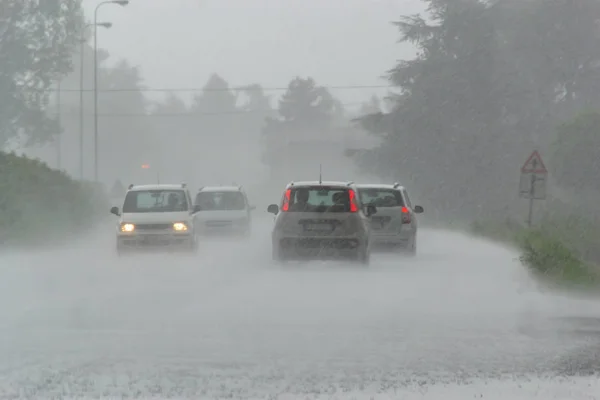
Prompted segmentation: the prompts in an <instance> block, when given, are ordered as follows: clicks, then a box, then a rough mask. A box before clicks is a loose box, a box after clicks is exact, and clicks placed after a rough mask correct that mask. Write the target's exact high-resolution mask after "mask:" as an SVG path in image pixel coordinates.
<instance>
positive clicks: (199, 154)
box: [0, 0, 600, 400]
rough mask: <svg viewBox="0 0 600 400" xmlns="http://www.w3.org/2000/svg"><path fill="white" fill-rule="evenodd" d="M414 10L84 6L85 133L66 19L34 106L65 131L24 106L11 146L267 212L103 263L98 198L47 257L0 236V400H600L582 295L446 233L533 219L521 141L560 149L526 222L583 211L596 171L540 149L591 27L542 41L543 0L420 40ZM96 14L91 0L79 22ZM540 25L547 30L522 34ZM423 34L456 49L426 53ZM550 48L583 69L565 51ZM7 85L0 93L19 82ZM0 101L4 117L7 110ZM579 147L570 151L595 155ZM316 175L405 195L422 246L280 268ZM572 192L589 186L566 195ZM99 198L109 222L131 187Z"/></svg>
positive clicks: (475, 15) (476, 7)
mask: <svg viewBox="0 0 600 400" xmlns="http://www.w3.org/2000/svg"><path fill="white" fill-rule="evenodd" d="M582 1H583V0H582ZM429 3H431V2H427V1H416V0H414V1H408V0H403V1H391V0H390V1H385V0H379V1H376V0H373V1H367V0H344V1H343V2H342V1H341V0H328V1H327V2H324V1H317V0H304V1H300V0H289V1H275V0H253V1H252V2H249V1H243V0H220V1H217V0H203V1H192V0H168V1H164V0H163V1H159V0H143V1H142V0H132V1H131V3H130V4H128V5H127V6H125V7H121V6H118V5H116V4H111V3H107V4H106V6H104V5H103V6H102V8H101V9H100V10H101V11H100V12H99V14H98V15H99V17H98V21H99V22H110V23H111V24H112V26H111V27H110V28H108V29H106V28H104V27H101V26H99V27H98V28H97V35H98V36H97V39H98V62H99V64H98V66H99V68H98V86H97V89H98V93H97V94H98V109H97V117H98V129H97V131H95V128H94V115H95V113H96V110H95V109H94V75H93V71H94V48H93V40H92V33H93V29H91V30H90V29H88V30H87V31H83V30H81V29H75V25H77V24H76V23H73V24H74V25H73V26H72V27H71V26H70V25H69V26H68V29H67V28H65V29H66V31H67V32H71V33H70V35H69V36H72V38H71V39H73V38H75V39H73V43H71V44H70V45H67V44H64V48H63V47H61V48H60V51H59V50H56V53H61V52H65V54H68V55H69V56H68V57H67V59H68V60H67V61H69V62H71V63H72V64H71V65H70V66H68V67H66V66H65V67H64V71H62V75H61V74H58V72H57V73H56V74H55V73H54V72H53V73H49V72H48V73H47V76H45V80H47V81H48V84H47V90H41V91H40V93H45V94H47V95H48V98H47V104H44V107H43V110H42V111H43V113H44V115H45V117H47V118H48V119H49V120H51V121H52V122H57V123H58V125H57V126H59V127H60V131H61V133H60V134H57V132H54V131H52V132H47V129H45V128H44V127H47V126H54V125H51V124H46V125H45V123H44V122H43V121H42V122H39V121H38V119H34V118H33V117H30V120H28V121H29V122H31V121H33V122H31V124H29V122H27V124H25V123H23V121H22V120H23V119H24V118H22V115H25V114H19V118H16V117H15V121H17V122H15V124H14V125H16V126H17V128H10V127H8V128H7V126H8V125H11V124H4V125H0V133H2V136H1V138H2V139H3V140H4V145H5V149H6V150H15V151H17V152H19V153H23V154H25V155H27V156H30V157H39V158H40V159H41V160H43V161H44V162H46V163H47V164H48V165H49V166H51V167H52V168H57V169H61V170H63V171H64V172H65V173H67V174H68V175H69V176H70V177H72V178H73V179H76V180H86V181H93V180H94V179H95V173H97V176H98V182H99V183H101V184H102V185H104V187H105V189H106V190H107V191H110V189H111V187H112V186H113V184H114V183H115V182H116V181H120V182H122V183H123V184H124V185H128V184H151V183H187V185H188V187H189V188H190V190H191V194H192V196H194V194H195V193H196V191H197V190H198V189H199V188H200V187H202V186H213V185H234V184H235V185H242V186H243V187H244V189H245V191H246V192H247V194H248V197H249V201H250V203H251V205H254V206H256V207H257V208H256V209H255V210H253V211H252V213H253V214H252V220H253V229H252V234H251V236H250V237H249V238H243V239H239V238H238V239H227V238H203V239H202V240H201V241H200V243H199V250H198V253H197V254H194V255H180V254H160V253H159V254H140V255H135V256H132V257H117V254H116V252H115V230H116V229H117V226H116V225H117V223H118V218H117V217H116V216H113V215H109V213H108V209H107V210H106V216H105V218H101V219H100V221H101V222H99V223H98V224H97V225H94V226H90V228H89V229H88V230H87V234H81V235H77V236H78V237H76V238H74V237H73V235H72V234H71V235H65V237H64V240H62V241H61V242H62V243H61V244H60V245H55V244H54V242H50V241H49V242H48V245H46V246H40V247H35V248H33V249H27V250H23V249H21V248H16V247H14V248H13V247H7V246H4V247H2V252H1V253H0V266H1V268H0V326H1V328H0V329H2V337H3V338H4V340H3V341H1V342H0V371H2V378H3V379H1V380H0V397H2V398H46V397H52V396H57V397H64V398H70V397H73V398H75V397H77V398H80V397H90V398H115V397H118V398H121V397H123V398H206V399H214V398H244V399H249V398H268V399H281V400H283V399H296V398H298V399H325V398H327V399H362V398H365V399H367V398H368V399H376V398H381V399H391V398H403V399H454V398H456V399H459V398H460V399H462V398H467V397H469V398H470V397H475V396H477V397H481V398H485V399H508V398H510V399H544V400H547V399H552V398H569V399H573V400H577V399H586V398H592V397H593V396H597V393H600V387H599V386H598V381H599V380H598V377H597V376H594V374H595V373H597V371H598V369H599V368H600V363H599V360H600V354H599V350H598V349H599V344H600V341H599V338H600V336H599V335H598V333H599V332H600V315H599V313H598V310H599V307H598V300H597V298H595V297H592V296H583V295H578V296H576V295H574V294H573V293H565V292H559V291H556V290H551V289H549V288H548V287H547V286H546V285H544V284H542V283H540V280H539V279H536V278H534V277H533V276H532V275H530V272H529V270H528V269H527V268H525V267H524V266H523V264H522V263H521V262H520V260H519V256H520V254H519V252H518V251H517V250H515V249H513V248H512V247H510V246H503V245H500V244H498V243H493V242H491V241H485V240H482V239H481V238H476V237H474V236H473V235H468V234H465V233H461V232H457V231H455V230H450V229H449V228H447V229H439V228H436V227H439V226H445V227H448V226H451V225H452V226H457V225H459V226H461V227H464V226H467V225H468V224H469V223H472V222H473V221H479V220H480V219H484V218H497V219H506V220H518V221H524V216H525V211H526V207H527V203H526V202H524V201H523V199H520V198H519V197H518V190H517V189H518V179H519V170H518V167H519V165H520V164H521V163H522V161H521V160H523V161H524V160H525V158H526V156H527V154H529V153H530V151H531V150H532V149H533V148H536V149H540V151H542V152H543V154H544V157H546V155H548V157H550V160H552V161H549V162H548V164H549V165H550V164H551V167H550V168H551V169H552V175H551V178H550V180H549V184H548V199H547V200H546V201H545V202H544V203H543V204H538V203H536V211H535V216H536V218H538V217H539V218H541V217H540V216H541V215H546V214H545V213H547V214H556V215H557V216H561V217H563V216H564V217H565V218H567V217H572V216H573V215H575V212H578V213H580V214H576V215H577V216H581V215H582V214H583V215H585V216H589V219H593V217H594V216H595V215H597V210H596V208H597V207H596V206H595V205H596V203H597V202H596V199H597V198H598V197H597V196H598V193H597V190H596V189H595V186H594V185H595V182H596V181H595V180H593V179H596V178H594V177H595V175H594V174H596V172H597V170H595V169H594V168H596V167H597V166H596V164H593V168H592V167H590V170H589V171H588V170H583V169H581V168H579V167H578V166H577V165H575V164H574V163H573V160H574V159H577V158H578V157H577V154H583V150H582V149H579V148H578V149H576V151H575V150H573V151H572V152H571V153H568V152H566V153H561V152H560V151H553V152H551V151H550V150H556V148H558V149H559V150H560V149H566V148H569V149H571V147H569V146H562V147H561V146H560V145H556V140H558V139H560V137H561V132H560V131H557V130H556V126H560V124H562V123H563V122H564V121H569V120H570V119H571V118H574V117H575V116H576V115H577V113H578V112H580V111H581V110H584V109H586V108H594V107H598V106H599V105H600V97H598V95H597V93H599V92H598V91H597V87H596V85H597V83H594V82H598V81H599V80H598V79H597V78H600V77H599V76H597V75H598V71H597V65H598V64H597V62H596V61H597V60H595V59H594V60H591V61H590V60H588V58H590V57H591V56H590V57H588V56H589V55H590V54H600V53H597V52H596V51H597V50H599V49H598V48H597V47H596V46H597V44H595V43H593V41H589V40H583V41H582V43H581V44H578V45H577V46H569V43H571V44H572V43H579V42H577V40H576V39H577V38H581V37H582V36H585V33H586V32H588V33H589V32H593V35H597V34H598V32H597V27H596V28H592V27H593V26H594V24H591V23H589V24H587V22H586V24H587V25H586V24H584V23H583V22H581V23H579V25H581V26H585V29H584V28H581V31H579V30H577V26H578V24H576V23H574V22H573V21H575V20H577V18H583V16H585V15H586V14H588V13H590V11H589V10H588V11H587V12H586V11H585V9H583V10H582V9H579V8H577V10H575V11H573V15H572V14H568V16H569V18H567V17H565V20H568V21H567V22H565V26H567V25H568V29H567V28H565V30H566V31H567V32H568V35H567V34H565V36H568V38H569V40H571V42H569V40H566V39H565V40H564V41H560V40H558V39H557V38H559V37H562V36H561V34H559V33H560V32H559V33H556V32H555V31H551V32H552V34H553V35H554V36H551V39H544V38H542V37H541V36H540V35H539V32H541V31H544V29H546V28H548V27H549V26H553V25H552V24H551V23H550V22H548V21H551V22H552V21H555V22H556V21H558V20H560V21H563V19H562V17H563V16H565V15H566V14H567V11H565V9H561V8H560V7H559V6H561V5H563V4H562V3H561V2H560V1H558V0H556V1H554V2H553V4H554V5H555V6H556V7H557V8H556V9H555V8H549V9H546V8H544V6H543V4H542V3H543V2H539V1H532V2H531V4H529V5H527V6H523V5H522V4H520V3H519V2H518V1H516V0H515V1H513V0H510V1H505V2H492V3H493V5H490V4H487V5H486V6H485V7H484V6H483V5H481V3H480V2H476V1H473V2H471V3H473V4H470V3H469V2H464V4H462V5H459V6H456V7H457V9H454V8H452V7H449V8H448V9H447V10H446V11H444V12H441V11H440V12H439V13H440V14H442V15H443V17H439V19H442V20H443V21H445V24H440V26H441V28H439V29H438V28H436V29H431V31H432V32H433V33H431V35H432V36H431V37H433V38H434V39H435V40H433V39H431V40H427V39H426V38H427V37H429V36H428V35H426V34H423V35H420V34H419V32H420V31H419V32H417V33H415V32H413V30H414V31H418V30H419V29H425V28H423V26H421V25H420V23H421V22H420V21H419V20H417V19H413V20H408V21H407V20H405V21H404V25H403V24H396V25H394V24H392V22H393V21H398V20H400V19H401V18H402V17H403V16H404V17H406V16H409V15H412V14H414V13H418V12H423V10H425V9H426V8H427V6H428V5H429V6H431V4H429ZM585 3H586V4H588V2H587V1H586V2H585ZM7 4H8V3H7ZM14 4H17V3H14ZM69 4H70V5H71V6H72V7H74V8H75V9H76V5H77V4H78V2H77V1H75V0H69ZM97 4H98V2H93V1H88V0H85V1H83V2H82V3H81V5H82V12H83V14H84V15H85V18H86V21H88V22H91V21H92V19H93V12H94V9H95V7H96V5H97ZM455 4H458V3H455ZM467 4H470V5H467ZM590 4H591V3H590ZM588 6H589V7H591V9H593V7H592V6H591V5H589V4H588ZM432 7H433V6H432ZM453 7H454V6H453ZM461 7H464V8H461ZM535 7H539V8H535ZM448 10H450V11H448ZM557 10H558V11H557ZM429 11H430V14H429V15H427V16H426V17H427V18H425V19H426V20H430V19H431V16H432V14H435V12H436V8H435V7H433V8H431V9H430V10H429ZM542 12H543V13H544V14H543V15H544V17H547V19H544V18H542V17H540V18H539V20H537V19H536V20H533V19H532V20H531V23H529V21H528V20H527V18H528V17H531V16H532V15H537V14H538V13H539V14H542ZM75 14H76V13H74V15H75ZM71 18H72V19H73V20H77V17H76V15H75V16H71ZM553 18H554V19H553ZM433 19H434V21H435V18H433ZM586 21H587V20H586ZM437 22H440V21H439V20H438V21H437ZM588 22H589V21H588ZM0 23H1V21H0ZM423 23H424V22H423ZM77 26H78V25H77ZM1 27H2V25H1V24H0V28H1ZM465 27H469V29H467V28H465ZM548 29H550V28H548ZM557 29H558V28H557ZM561 29H562V28H561ZM586 29H587V30H586ZM454 30H456V31H458V33H457V34H456V35H455V36H452V35H450V33H453V32H454ZM0 31H1V30H0ZM561 32H562V31H561ZM421 33H422V32H421ZM81 35H83V36H85V37H86V39H85V41H84V42H83V44H82V47H81V48H82V49H83V53H79V45H80V44H81V43H79V42H78V38H79V36H81ZM593 35H592V34H590V36H593ZM6 37H7V38H8V37H9V36H8V35H6ZM450 37H454V38H455V40H454V41H453V40H451V39H448V38H450ZM523 37H525V38H527V40H522V39H521V38H523ZM399 39H400V41H401V43H398V40H399ZM7 40H8V39H7ZM436 40H439V41H440V43H441V42H444V41H448V43H445V42H444V46H440V48H442V50H440V53H437V52H436V45H435V43H437V42H436ZM548 40H550V44H548ZM555 47H557V48H560V49H561V50H560V51H559V50H556V51H554V49H555ZM7 48H8V46H7V47H6V48H3V47H2V40H1V38H0V68H1V65H2V64H1V63H2V62H4V63H5V64H4V65H7V66H8V65H12V64H9V63H8V62H7V61H6V60H7V59H8V58H2V57H1V56H3V55H5V54H8V55H10V56H14V57H16V55H15V54H16V52H11V51H9V50H6V49H7ZM565 49H569V51H571V50H572V53H569V57H571V59H572V60H575V61H581V62H580V64H581V66H580V67H573V65H571V64H568V63H563V62H562V60H563V53H564V52H563V50H564V51H565V52H566V50H565ZM61 54H62V53H61ZM431 54H433V56H431V57H430V58H428V56H429V55H431ZM7 57H8V56H7ZM57 57H58V56H57ZM80 57H81V58H80ZM415 57H416V58H415ZM436 57H439V58H436ZM446 57H447V58H446ZM594 57H595V56H594ZM592 58H593V57H592ZM81 59H83V65H82V64H81V61H80V60H81ZM548 59H550V60H551V61H548ZM454 60H459V61H456V62H455V61H454ZM63 61H64V60H63ZM57 64H58V62H57ZM546 64H551V65H553V66H555V67H556V68H557V70H559V71H562V72H556V71H555V70H554V69H552V68H550V67H548V68H547V69H546ZM574 64H577V62H574ZM81 67H83V68H81ZM7 68H8V67H7ZM11 68H12V67H11ZM579 69H581V70H583V71H584V72H581V74H580V75H578V73H577V71H578V70H579ZM81 70H83V85H82V86H80V81H79V80H80V78H81V76H80V71H81ZM565 71H566V72H565ZM58 75H60V76H61V77H60V79H58V80H57V79H55V77H56V76H58ZM16 76H19V77H21V76H22V75H18V74H17V73H16V72H15V75H14V76H12V75H11V77H10V78H11V79H14V80H15V81H18V79H17V78H16ZM4 78H5V76H4V75H2V73H1V72H0V88H3V87H11V86H2V84H3V82H4V81H3V80H2V79H4ZM29 89H31V88H29ZM8 92H9V91H8V90H6V93H8ZM23 92H24V93H28V90H25V89H23ZM11 93H12V92H11ZM0 95H1V93H0ZM80 95H81V97H80ZM40 96H41V94H40ZM9 97H10V96H4V97H1V98H0V100H2V101H4V100H6V98H9ZM17 98H18V96H13V97H11V99H12V100H14V99H17ZM40 98H41V97H40ZM12 100H11V101H12ZM40 102H41V103H44V102H43V101H41V100H40ZM25 103H27V101H23V104H25ZM3 104H4V103H2V102H0V107H1V106H2V105H3ZM6 104H9V102H8V101H7V102H6ZM10 104H12V103H10ZM4 110H9V111H10V110H12V108H10V107H5V108H4V109H2V108H0V117H4V116H5V115H4V114H2V112H3V111H4ZM6 112H7V113H8V111H6ZM80 112H82V114H81V115H82V116H83V120H81V119H80ZM6 115H9V116H10V113H8V114H6ZM27 115H28V114H27ZM6 120H7V119H6ZM41 120H43V118H40V121H41ZM19 121H20V122H19ZM47 122H48V121H46V123H47ZM19 123H20V124H21V125H19ZM80 123H82V126H83V130H81V129H80ZM29 125H32V126H33V128H32V127H31V126H29ZM43 128H44V129H43ZM57 129H58V128H57ZM57 129H55V130H57ZM39 132H42V133H44V134H43V135H42V134H41V133H40V134H39V137H38V136H36V135H37V134H38V133H39ZM95 133H98V147H97V151H98V159H97V160H96V159H95V158H94V150H95V147H94V134H95ZM557 138H558V139H557ZM81 139H83V141H82V142H81V141H80V140H81ZM586 143H587V142H586ZM80 146H82V147H81V148H80ZM590 147H593V146H592V145H590ZM81 150H83V151H81ZM565 151H566V150H565ZM578 151H579V152H580V153H577V152H578ZM595 157H596V156H595V154H593V152H592V153H590V154H588V153H585V156H582V158H585V160H587V162H588V163H589V165H592V160H595ZM95 161H97V167H98V168H97V170H96V169H95ZM557 165H558V166H559V167H556V166H557ZM320 175H321V177H322V178H323V179H324V180H340V181H354V182H357V183H393V182H401V183H402V184H403V185H405V186H406V187H407V190H408V191H409V193H410V194H411V198H412V201H413V203H414V204H422V205H423V206H424V207H425V213H424V214H423V215H422V216H419V217H418V218H419V225H418V226H419V228H418V229H419V231H418V253H417V256H416V257H415V258H409V257H404V256H402V255H401V254H399V253H394V252H381V253H380V252H377V253H374V254H373V256H372V259H371V265H370V266H369V267H368V268H365V267H364V266H359V265H353V264H351V263H344V262H341V261H340V262H324V261H323V262H320V261H316V262H297V263H290V264H287V265H285V266H281V265H278V264H276V263H274V262H273V260H272V253H271V246H272V242H271V230H272V227H273V215H271V214H268V213H267V212H266V209H267V206H268V205H269V204H272V203H278V202H279V201H280V199H281V196H282V193H283V190H284V187H285V185H286V184H287V183H288V182H290V181H305V180H317V179H318V178H319V176H320ZM586 180H589V182H591V183H590V184H589V185H584V186H588V187H586V188H585V196H583V195H581V196H579V195H573V193H580V192H579V191H578V190H580V188H581V187H580V186H578V185H579V184H580V183H581V182H582V181H586ZM592 183H593V184H592ZM583 192H584V189H581V193H583ZM110 202H111V204H110V205H114V206H119V207H121V206H122V197H119V196H112V197H111V198H110ZM0 233H1V231H0ZM61 235H63V233H62V232H56V235H55V236H61ZM50 243H52V244H50ZM590 247H592V246H587V247H586V248H585V250H586V251H588V253H589V254H588V255H589V257H590V259H593V260H597V258H594V257H598V252H597V251H596V252H594V251H592V250H593V249H592V250H590V249H589V248H590Z"/></svg>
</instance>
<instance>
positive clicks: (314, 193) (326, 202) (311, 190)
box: [289, 186, 350, 212]
mask: <svg viewBox="0 0 600 400" xmlns="http://www.w3.org/2000/svg"><path fill="white" fill-rule="evenodd" d="M289 210H290V211H295V212H349V211H350V196H349V194H348V189H345V188H339V187H323V186H317V187H301V188H294V189H292V191H291V193H290V208H289Z"/></svg>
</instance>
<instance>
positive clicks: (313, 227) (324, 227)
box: [304, 224, 333, 231]
mask: <svg viewBox="0 0 600 400" xmlns="http://www.w3.org/2000/svg"><path fill="white" fill-rule="evenodd" d="M304 229H306V230H307V231H330V230H332V229H333V227H332V226H331V224H306V225H304Z"/></svg>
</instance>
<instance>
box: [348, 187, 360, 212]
mask: <svg viewBox="0 0 600 400" xmlns="http://www.w3.org/2000/svg"><path fill="white" fill-rule="evenodd" d="M348 196H349V197H350V212H353V213H355V212H358V205H357V204H356V193H354V190H352V189H350V190H348Z"/></svg>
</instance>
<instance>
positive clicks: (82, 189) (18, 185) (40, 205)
mask: <svg viewBox="0 0 600 400" xmlns="http://www.w3.org/2000/svg"><path fill="white" fill-rule="evenodd" d="M107 204H108V202H107V200H106V196H105V195H104V194H103V193H102V191H101V190H99V189H98V188H96V187H95V186H94V185H93V184H91V183H81V182H77V181H74V180H72V179H70V178H69V177H68V176H67V175H66V174H64V173H63V172H61V171H57V170H53V169H51V168H49V167H48V166H47V165H46V164H44V163H42V162H40V161H38V160H32V159H28V158H26V157H19V156H17V155H15V154H6V153H2V152H0V243H2V244H4V245H26V244H38V243H47V242H48V241H50V240H52V241H54V240H56V239H60V238H61V237H64V236H70V235H71V234H74V235H77V234H79V233H81V232H83V231H85V230H87V229H90V228H91V227H92V226H93V225H94V224H95V223H96V222H97V221H98V216H100V215H103V214H101V212H104V213H106V209H107ZM61 235H64V236H61Z"/></svg>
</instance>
